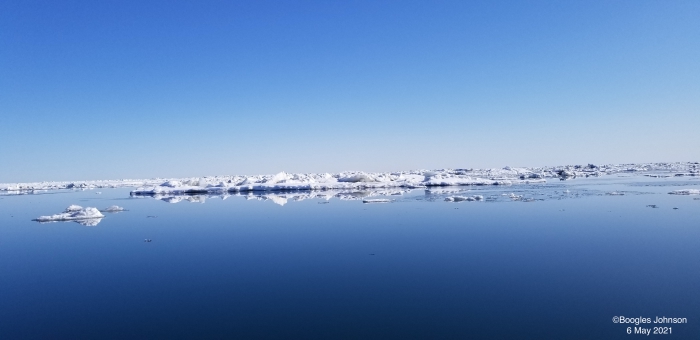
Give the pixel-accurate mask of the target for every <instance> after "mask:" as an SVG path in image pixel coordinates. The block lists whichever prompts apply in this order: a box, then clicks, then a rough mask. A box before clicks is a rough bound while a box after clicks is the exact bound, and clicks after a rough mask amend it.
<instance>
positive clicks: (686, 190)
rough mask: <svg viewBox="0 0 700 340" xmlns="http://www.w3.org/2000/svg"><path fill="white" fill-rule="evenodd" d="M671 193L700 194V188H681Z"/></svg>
mask: <svg viewBox="0 0 700 340" xmlns="http://www.w3.org/2000/svg"><path fill="white" fill-rule="evenodd" d="M669 194H671V195H700V189H681V190H673V191H671V192H669Z"/></svg>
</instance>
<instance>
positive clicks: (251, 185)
mask: <svg viewBox="0 0 700 340" xmlns="http://www.w3.org/2000/svg"><path fill="white" fill-rule="evenodd" d="M622 173H644V174H646V175H650V176H699V175H700V165H699V164H698V163H697V162H677V163H644V164H617V165H615V164H609V165H595V164H588V165H566V166H546V167H533V168H525V167H520V168H518V167H510V166H506V167H503V168H499V169H437V170H411V171H397V172H379V173H370V172H362V171H345V172H341V173H337V174H328V173H321V174H316V173H299V174H290V173H286V172H280V173H277V174H273V175H252V176H207V177H192V178H164V179H162V178H153V179H145V180H133V179H128V180H106V181H73V182H39V183H2V184H0V194H4V195H16V194H33V193H40V192H42V191H45V190H60V189H70V190H91V189H96V188H118V187H131V188H136V189H134V190H132V191H131V193H132V195H166V194H167V195H182V194H210V195H220V194H225V193H237V192H285V191H298V190H306V191H328V190H356V191H357V190H375V189H389V188H406V189H410V188H433V187H449V186H490V185H522V184H542V183H546V182H547V180H548V179H549V180H551V179H556V180H569V179H573V178H576V179H580V178H588V177H599V176H604V175H613V174H622Z"/></svg>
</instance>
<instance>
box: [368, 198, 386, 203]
mask: <svg viewBox="0 0 700 340" xmlns="http://www.w3.org/2000/svg"><path fill="white" fill-rule="evenodd" d="M362 203H391V200H390V199H386V198H371V199H364V200H362Z"/></svg>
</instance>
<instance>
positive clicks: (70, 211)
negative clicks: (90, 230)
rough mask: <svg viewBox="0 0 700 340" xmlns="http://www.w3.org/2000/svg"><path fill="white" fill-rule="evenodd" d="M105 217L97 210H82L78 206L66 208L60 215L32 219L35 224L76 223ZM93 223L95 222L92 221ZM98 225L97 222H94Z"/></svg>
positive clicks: (89, 208) (90, 208)
mask: <svg viewBox="0 0 700 340" xmlns="http://www.w3.org/2000/svg"><path fill="white" fill-rule="evenodd" d="M103 217H105V215H102V213H101V212H100V211H99V210H97V208H92V207H87V208H83V207H81V206H79V205H71V206H69V207H68V208H66V210H65V211H63V212H62V213H60V214H55V215H49V216H39V217H37V218H35V219H34V221H37V222H58V221H78V220H91V219H101V218H103ZM93 222H95V221H93ZM96 222H97V223H99V221H96ZM97 223H94V224H93V225H96V224H97Z"/></svg>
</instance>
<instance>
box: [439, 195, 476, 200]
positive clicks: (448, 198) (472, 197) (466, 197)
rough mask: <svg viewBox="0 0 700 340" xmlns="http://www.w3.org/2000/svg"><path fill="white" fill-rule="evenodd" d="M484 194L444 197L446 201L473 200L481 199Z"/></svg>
mask: <svg viewBox="0 0 700 340" xmlns="http://www.w3.org/2000/svg"><path fill="white" fill-rule="evenodd" d="M483 200H484V196H481V195H474V196H450V197H447V198H445V201H446V202H464V201H468V202H473V201H483Z"/></svg>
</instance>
